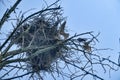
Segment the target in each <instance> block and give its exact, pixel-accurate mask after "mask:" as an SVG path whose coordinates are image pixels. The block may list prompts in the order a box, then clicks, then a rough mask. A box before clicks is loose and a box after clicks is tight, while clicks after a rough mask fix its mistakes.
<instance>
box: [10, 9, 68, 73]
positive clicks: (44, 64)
mask: <svg viewBox="0 0 120 80" xmlns="http://www.w3.org/2000/svg"><path fill="white" fill-rule="evenodd" d="M58 13H59V14H58ZM65 24H66V21H65V18H63V17H62V16H61V14H60V12H58V11H53V12H52V11H51V12H49V14H48V13H47V14H46V13H44V14H40V15H37V16H34V17H33V18H32V19H31V20H29V21H28V22H26V23H24V24H23V25H21V27H20V28H19V29H18V30H17V32H16V33H15V34H14V36H13V37H12V39H11V40H14V39H17V40H16V42H15V44H17V45H18V46H20V47H22V48H24V47H30V46H35V47H41V46H50V45H54V44H56V43H58V42H59V41H63V40H65V39H67V38H68V36H69V34H68V33H65V32H64V29H65ZM61 36H62V37H61ZM63 46H65V45H63ZM36 51H37V49H36V50H31V51H27V52H26V56H27V57H30V56H31V55H32V54H34V53H35V52H36ZM63 51H64V48H63V47H62V46H59V47H56V48H54V49H52V50H49V51H46V52H44V53H41V54H39V55H37V56H34V57H32V58H30V60H29V61H28V62H27V63H28V67H29V70H30V71H34V72H36V71H40V70H44V71H50V70H51V69H52V66H51V64H52V63H53V62H54V61H56V60H57V59H58V58H60V57H61V56H63V54H64V52H63Z"/></svg>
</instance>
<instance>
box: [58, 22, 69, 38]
mask: <svg viewBox="0 0 120 80" xmlns="http://www.w3.org/2000/svg"><path fill="white" fill-rule="evenodd" d="M65 25H66V21H64V22H63V23H62V24H61V26H60V27H59V30H58V38H60V35H62V36H63V37H64V40H66V39H67V38H68V37H69V33H66V32H65Z"/></svg>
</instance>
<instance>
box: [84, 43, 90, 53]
mask: <svg viewBox="0 0 120 80" xmlns="http://www.w3.org/2000/svg"><path fill="white" fill-rule="evenodd" d="M82 48H83V49H84V50H86V51H87V52H91V46H90V45H89V42H84V44H83V45H82Z"/></svg>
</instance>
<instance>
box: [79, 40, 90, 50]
mask: <svg viewBox="0 0 120 80" xmlns="http://www.w3.org/2000/svg"><path fill="white" fill-rule="evenodd" d="M77 40H78V41H79V42H81V43H83V45H82V48H83V49H84V50H86V51H87V52H91V46H90V41H87V39H86V38H78V39H77Z"/></svg>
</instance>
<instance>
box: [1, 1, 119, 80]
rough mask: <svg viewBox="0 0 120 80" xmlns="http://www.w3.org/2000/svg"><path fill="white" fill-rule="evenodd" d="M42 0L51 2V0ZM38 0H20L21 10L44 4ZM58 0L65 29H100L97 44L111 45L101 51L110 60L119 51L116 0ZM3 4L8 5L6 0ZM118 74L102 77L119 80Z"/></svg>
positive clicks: (102, 45) (72, 30) (76, 30)
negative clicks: (108, 49) (64, 18)
mask: <svg viewBox="0 0 120 80" xmlns="http://www.w3.org/2000/svg"><path fill="white" fill-rule="evenodd" d="M9 1H10V0H9ZM46 1H49V2H48V3H52V2H51V1H53V0H46ZM8 3H9V2H8ZM41 3H43V1H41V0H23V1H22V3H20V5H19V7H20V9H22V10H23V12H24V11H27V10H29V9H31V8H36V9H35V10H39V9H41V7H43V6H44V5H45V4H42V5H41ZM10 4H12V2H11V3H10ZM60 4H61V5H62V7H63V9H64V16H67V27H68V30H69V32H71V33H76V32H77V33H81V32H86V31H94V32H95V33H97V32H101V34H100V36H99V38H98V39H99V41H100V43H98V48H112V49H113V50H112V51H106V52H105V53H103V54H110V55H112V57H113V61H114V60H115V59H116V58H117V54H118V52H119V51H120V44H119V38H120V31H119V30H120V0H76V1H75V0H69V1H68V0H62V2H61V3H60ZM6 6H7V7H8V5H7V4H6ZM0 7H1V5H0ZM2 9H4V10H5V8H4V7H3V6H2V7H1V9H0V12H3V11H4V10H2ZM35 10H33V11H31V12H30V13H32V12H34V11H35ZM1 14H2V13H1ZM0 16H1V15H0ZM119 74H120V71H118V72H112V73H111V79H108V77H105V78H106V79H105V80H113V79H114V80H120V76H119ZM105 76H106V75H105Z"/></svg>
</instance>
